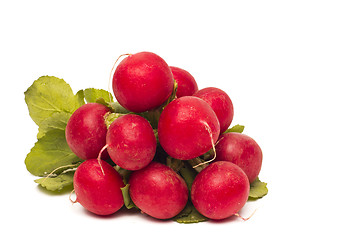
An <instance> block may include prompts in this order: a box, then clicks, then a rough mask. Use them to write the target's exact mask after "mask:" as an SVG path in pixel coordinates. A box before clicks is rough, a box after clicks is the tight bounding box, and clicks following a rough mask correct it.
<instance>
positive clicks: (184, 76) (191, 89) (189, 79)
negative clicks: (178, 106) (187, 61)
mask: <svg viewBox="0 0 360 240" xmlns="http://www.w3.org/2000/svg"><path fill="white" fill-rule="evenodd" d="M170 69H171V72H172V74H173V76H174V79H175V81H176V82H177V84H178V87H177V90H176V97H178V98H179V97H183V96H191V95H193V94H194V93H196V92H197V91H198V85H197V83H196V81H195V78H194V77H193V76H192V75H191V74H190V73H189V72H188V71H186V70H184V69H181V68H178V67H172V66H171V67H170Z"/></svg>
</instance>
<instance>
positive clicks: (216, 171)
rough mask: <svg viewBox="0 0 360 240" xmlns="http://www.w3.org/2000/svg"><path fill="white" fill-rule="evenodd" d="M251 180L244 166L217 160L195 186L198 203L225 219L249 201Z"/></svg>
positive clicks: (200, 208) (206, 211)
mask: <svg viewBox="0 0 360 240" xmlns="http://www.w3.org/2000/svg"><path fill="white" fill-rule="evenodd" d="M249 189H250V184H249V181H248V178H247V177H246V174H245V173H244V171H243V170H241V168H240V167H239V166H237V165H235V164H234V163H231V162H215V163H211V164H210V165H209V166H208V167H206V168H205V169H204V170H202V171H201V172H200V173H199V174H198V175H197V176H196V177H195V180H194V182H193V184H192V187H191V200H192V203H193V204H194V207H195V208H196V209H197V210H198V211H199V212H200V213H201V214H202V215H204V216H205V217H208V218H210V219H225V218H228V217H230V216H232V215H234V214H236V213H237V212H239V211H240V209H241V208H242V207H243V206H244V205H245V203H246V201H247V199H248V197H249Z"/></svg>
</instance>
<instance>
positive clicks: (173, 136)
mask: <svg viewBox="0 0 360 240" xmlns="http://www.w3.org/2000/svg"><path fill="white" fill-rule="evenodd" d="M219 133H220V125H219V121H218V119H217V117H216V114H215V112H214V111H213V110H212V109H211V107H210V106H209V104H207V103H206V102H205V101H204V100H202V99H200V98H197V97H193V96H185V97H181V98H177V99H175V100H174V101H172V102H170V103H169V104H168V105H167V106H166V107H165V109H164V111H163V112H162V113H161V115H160V119H159V124H158V134H159V141H160V144H161V146H162V147H163V148H164V150H165V152H167V153H168V154H169V155H170V156H171V157H173V158H177V159H180V160H188V159H192V158H196V157H198V156H200V155H202V154H204V153H206V152H207V151H209V150H210V149H211V148H212V146H213V145H214V144H215V142H216V141H217V139H218V137H219Z"/></svg>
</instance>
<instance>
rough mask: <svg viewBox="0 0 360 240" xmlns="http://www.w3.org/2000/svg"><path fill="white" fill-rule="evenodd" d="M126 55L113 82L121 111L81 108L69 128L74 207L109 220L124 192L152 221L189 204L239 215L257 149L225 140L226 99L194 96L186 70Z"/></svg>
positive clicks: (216, 93)
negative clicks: (78, 162) (188, 175)
mask: <svg viewBox="0 0 360 240" xmlns="http://www.w3.org/2000/svg"><path fill="white" fill-rule="evenodd" d="M124 57H125V58H124V59H123V60H122V61H121V62H120V63H119V64H118V65H117V67H116V70H115V71H114V74H113V79H112V89H113V92H114V95H115V98H116V100H117V101H118V103H119V104H120V105H121V106H122V107H123V108H124V111H123V112H122V113H114V112H112V111H111V109H110V108H109V107H108V106H106V105H104V104H100V103H87V104H85V105H83V106H81V107H80V108H78V109H77V110H76V111H75V112H74V113H73V114H72V115H71V117H70V119H69V121H68V123H67V126H66V131H65V133H66V141H67V143H68V145H69V147H70V149H71V150H72V151H73V152H74V153H75V154H76V155H77V156H78V157H79V158H81V159H83V160H85V161H83V162H82V163H81V165H80V166H78V167H77V169H76V171H75V174H74V179H73V184H74V191H75V194H76V200H75V201H74V202H79V203H80V204H81V205H82V206H83V207H84V208H86V209H87V210H89V211H90V212H93V213H95V214H98V215H109V214H113V213H115V212H117V211H118V210H119V209H120V208H121V207H122V206H123V205H124V197H123V193H124V192H123V191H122V189H124V187H125V185H127V186H128V193H129V197H130V199H131V201H132V203H133V204H134V205H135V206H136V207H137V208H139V209H140V210H141V211H142V212H143V213H146V214H148V215H150V216H152V217H154V218H157V219H170V218H173V217H175V216H176V215H178V214H179V213H180V212H181V211H182V210H183V209H184V208H185V206H186V205H187V203H188V202H190V203H192V204H193V206H194V207H195V208H196V210H197V211H198V212H199V213H201V214H202V215H203V216H205V217H207V218H210V219H224V218H228V217H230V216H233V215H235V214H237V213H238V212H239V211H240V209H241V208H242V207H243V206H244V205H245V203H246V201H247V200H248V196H249V189H250V184H251V183H252V182H253V181H255V180H256V179H257V177H258V175H259V172H260V169H261V164H262V152H261V149H260V147H259V145H258V144H257V143H256V142H255V141H254V140H253V139H252V138H250V137H249V136H247V135H244V134H242V133H238V132H226V133H225V131H226V130H227V129H228V128H229V126H230V124H231V122H232V119H233V116H234V108H233V104H232V101H231V99H230V97H229V96H228V95H227V94H226V93H225V92H224V91H222V90H220V89H219V88H215V87H209V88H204V89H201V90H198V86H197V83H196V82H195V79H194V77H193V76H192V75H191V74H190V73H189V72H187V71H185V70H183V69H181V68H177V67H169V66H168V64H167V63H166V62H165V61H164V60H163V59H162V58H161V57H159V56H158V55H156V54H154V53H151V52H140V53H136V54H128V55H126V56H124ZM184 164H187V166H191V167H192V168H191V171H195V170H196V174H195V177H194V179H192V180H190V181H185V179H186V176H184V175H186V172H185V174H182V173H183V172H182V171H180V170H181V169H183V170H184V168H185V167H186V166H184Z"/></svg>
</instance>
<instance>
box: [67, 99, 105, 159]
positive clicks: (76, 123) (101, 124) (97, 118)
mask: <svg viewBox="0 0 360 240" xmlns="http://www.w3.org/2000/svg"><path fill="white" fill-rule="evenodd" d="M109 111H110V110H109V109H108V108H107V107H105V106H104V105H102V104H99V103H87V104H85V105H82V106H81V107H79V108H78V109H77V110H76V111H75V112H74V113H73V114H72V115H71V117H70V119H69V121H68V123H67V125H66V129H65V136H66V141H67V143H68V145H69V147H70V149H71V150H72V151H73V152H74V153H75V155H76V156H78V157H79V158H81V159H84V160H86V159H91V158H97V156H98V154H99V152H100V150H101V149H102V148H103V147H104V146H105V144H106V132H107V128H106V125H105V121H104V115H105V114H106V113H108V112H109ZM107 158H109V156H108V154H107V152H106V151H104V152H103V154H102V159H107Z"/></svg>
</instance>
